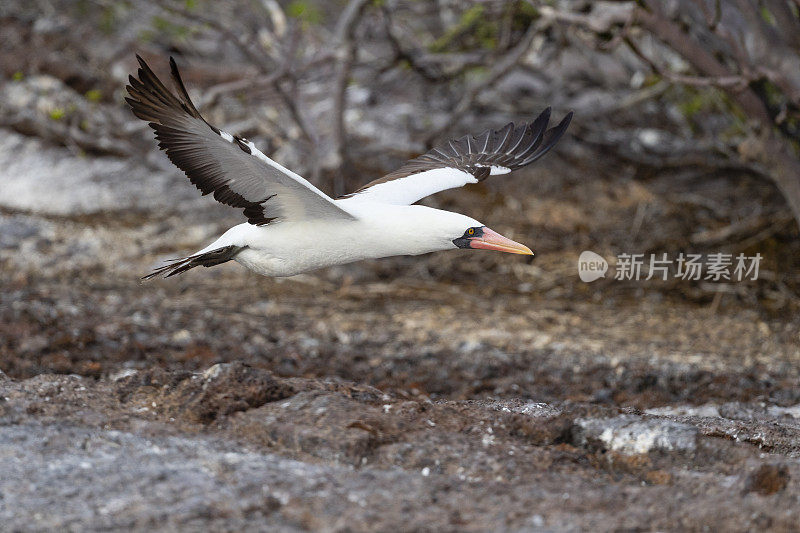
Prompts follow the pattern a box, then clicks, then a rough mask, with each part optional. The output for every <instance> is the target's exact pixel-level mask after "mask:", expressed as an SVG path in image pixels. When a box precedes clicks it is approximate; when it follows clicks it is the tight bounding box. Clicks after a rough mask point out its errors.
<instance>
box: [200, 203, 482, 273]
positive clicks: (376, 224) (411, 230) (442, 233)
mask: <svg viewBox="0 0 800 533" xmlns="http://www.w3.org/2000/svg"><path fill="white" fill-rule="evenodd" d="M336 203H337V204H339V205H340V206H341V207H342V208H343V209H344V210H346V211H347V212H348V213H351V214H352V215H353V216H354V220H307V221H301V222H293V221H283V222H280V221H277V222H273V223H270V224H268V225H266V226H254V225H252V224H247V223H245V224H239V225H238V226H234V227H233V228H231V229H229V230H228V231H226V232H225V233H224V234H223V235H222V236H221V237H220V238H219V239H217V240H216V241H214V242H213V243H212V244H210V245H209V246H207V247H206V248H204V249H203V250H200V251H199V252H197V254H202V253H205V252H207V251H210V250H214V249H218V248H222V247H224V246H229V245H235V246H242V247H246V248H245V249H243V250H242V251H241V252H239V253H238V254H237V255H236V257H234V260H235V261H237V262H238V263H240V264H241V265H243V266H245V267H247V268H249V269H250V270H253V271H254V272H256V273H258V274H261V275H264V276H293V275H295V274H301V273H303V272H308V271H310V270H315V269H318V268H322V267H326V266H332V265H341V264H345V263H351V262H354V261H360V260H362V259H377V258H380V257H391V256H395V255H419V254H425V253H428V252H435V251H439V250H454V249H456V248H457V247H456V245H455V244H453V242H452V240H451V239H450V238H448V236H451V235H459V234H461V233H463V232H464V229H465V228H468V227H470V226H478V225H480V223H479V222H477V221H476V220H474V219H471V218H469V217H467V216H464V215H461V214H458V213H452V212H450V211H442V210H439V209H433V208H430V207H425V206H421V205H405V206H398V205H389V204H382V203H375V202H368V201H361V200H360V199H358V198H348V199H342V200H336Z"/></svg>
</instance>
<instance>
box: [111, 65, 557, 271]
mask: <svg viewBox="0 0 800 533" xmlns="http://www.w3.org/2000/svg"><path fill="white" fill-rule="evenodd" d="M136 57H137V59H138V60H139V65H140V68H139V70H138V78H135V77H133V76H130V77H129V80H130V85H128V86H127V87H126V88H127V90H128V93H129V94H130V97H129V98H126V101H127V102H128V104H130V106H131V108H132V109H133V113H134V114H135V115H136V116H137V117H139V118H140V119H142V120H146V121H147V122H149V123H150V127H151V128H153V130H155V132H156V139H157V140H158V141H159V143H158V144H159V147H160V148H161V149H162V150H164V151H166V153H167V157H169V159H170V160H171V161H172V162H173V163H174V164H175V165H176V166H177V167H178V168H180V169H181V170H183V171H184V172H185V173H186V175H187V176H188V177H189V179H190V180H191V182H192V183H194V184H195V185H196V186H197V188H199V189H200V190H201V191H202V193H203V194H210V193H213V194H214V199H216V200H217V201H218V202H221V203H223V204H225V205H229V206H232V207H238V208H243V209H244V214H245V216H246V217H247V222H246V223H243V224H239V225H238V226H234V227H233V228H231V229H229V230H228V231H226V232H225V233H224V234H223V235H222V236H221V237H220V238H218V239H217V240H216V241H214V242H213V243H211V244H209V245H208V246H206V247H205V248H203V249H202V250H200V251H198V252H196V253H194V254H193V255H190V256H188V257H184V258H181V259H177V260H174V261H173V262H171V263H170V264H168V265H166V266H163V267H161V268H158V269H156V270H155V271H154V272H152V273H151V274H149V275H147V276H145V279H150V278H153V277H156V276H159V275H163V276H165V277H169V276H172V275H174V274H180V273H182V272H185V271H187V270H189V269H191V268H194V267H196V266H201V265H202V266H205V267H210V266H214V265H218V264H220V263H225V262H227V261H230V260H234V261H236V262H238V263H240V264H242V265H244V266H245V267H247V268H249V269H251V270H253V271H255V272H257V273H259V274H262V275H264V276H291V275H294V274H299V273H302V272H307V271H309V270H314V269H317V268H321V267H326V266H331V265H340V264H344V263H350V262H353V261H359V260H361V259H368V258H379V257H389V256H394V255H418V254H424V253H428V252H435V251H440V250H455V249H458V248H470V249H486V250H498V251H502V252H510V253H515V254H526V255H533V252H531V250H530V249H529V248H528V247H527V246H524V245H522V244H520V243H518V242H514V241H512V240H511V239H508V238H506V237H503V236H502V235H500V234H498V233H496V232H494V231H492V230H490V229H489V228H487V227H486V226H485V225H483V224H482V223H480V222H478V221H477V220H475V219H472V218H470V217H468V216H466V215H462V214H459V213H453V212H450V211H443V210H440V209H433V208H431V207H425V206H422V205H412V204H414V202H417V201H419V200H420V199H422V198H425V197H426V196H429V195H431V194H434V193H437V192H439V191H443V190H446V189H452V188H455V187H462V186H464V185H466V184H468V183H477V182H479V181H481V180H483V179H486V178H487V177H489V176H493V175H497V174H507V173H508V172H511V171H512V170H516V169H518V168H521V167H524V166H525V165H528V164H530V163H533V162H534V161H536V160H537V159H539V158H540V157H541V156H543V155H544V154H545V153H547V152H548V151H549V150H550V149H551V148H552V147H553V146H554V145H555V144H556V142H558V140H559V139H560V138H561V136H562V135H563V134H564V131H566V129H567V126H568V125H569V122H570V119H571V118H572V113H569V114H567V116H566V117H564V119H563V120H562V121H561V122H560V123H559V124H558V125H557V126H556V127H554V128H551V129H547V123H548V122H549V120H550V109H549V108H548V109H545V110H544V112H542V113H541V114H540V115H539V116H538V117H537V118H536V120H534V121H533V122H531V123H529V124H522V125H520V126H515V125H514V124H513V123H509V124H507V125H506V126H504V127H503V128H500V129H499V130H496V131H493V130H487V131H485V132H483V133H481V134H480V135H477V136H470V135H467V136H465V137H462V138H460V139H457V140H452V141H450V142H448V143H447V144H445V145H442V146H439V147H437V148H434V149H433V150H431V151H430V152H428V153H426V154H423V155H421V156H419V157H417V158H416V159H412V160H410V161H408V162H407V163H406V164H405V165H403V166H402V167H401V168H399V169H398V170H395V171H394V172H391V173H390V174H387V175H386V176H384V177H382V178H380V179H377V180H375V181H373V182H371V183H368V184H367V185H365V186H364V187H362V188H361V189H359V190H357V191H356V192H354V193H351V194H349V195H347V196H345V197H342V198H339V199H336V200H334V199H333V198H331V197H329V196H328V195H326V194H325V193H323V192H322V191H320V190H319V189H318V188H316V187H315V186H314V185H312V184H311V183H309V182H308V181H307V180H305V179H303V178H302V177H300V176H298V175H297V174H295V173H294V172H292V171H291V170H289V169H287V168H284V167H283V166H281V165H279V164H278V163H276V162H275V161H273V160H272V159H270V158H269V157H267V156H266V155H264V154H263V153H261V151H259V150H258V149H257V148H256V147H255V146H254V145H253V143H252V142H249V141H247V140H246V139H243V138H241V137H237V136H235V135H231V134H230V133H227V132H224V131H221V130H219V129H217V128H215V127H214V126H212V125H211V124H209V123H208V122H206V121H205V119H204V118H203V117H202V116H201V115H200V113H199V112H198V111H197V109H196V108H195V106H194V104H192V101H191V100H190V98H189V94H188V92H187V91H186V87H185V86H184V84H183V81H182V80H181V77H180V74H179V73H178V68H177V66H176V64H175V61H174V60H173V59H172V58H170V67H171V73H172V80H173V82H174V85H175V88H176V89H177V95H176V94H174V93H173V92H172V91H170V90H169V89H168V88H167V87H166V86H165V85H164V84H163V83H162V82H161V80H159V79H158V77H156V75H155V74H154V73H153V71H152V70H151V69H150V67H149V66H148V65H147V64H146V63H145V62H144V60H142V58H141V57H139V56H136Z"/></svg>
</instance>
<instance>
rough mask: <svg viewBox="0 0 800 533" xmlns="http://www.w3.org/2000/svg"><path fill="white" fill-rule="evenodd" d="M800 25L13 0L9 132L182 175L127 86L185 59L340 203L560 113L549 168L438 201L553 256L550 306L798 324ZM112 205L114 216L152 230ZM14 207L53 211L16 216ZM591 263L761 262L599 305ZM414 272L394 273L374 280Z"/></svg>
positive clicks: (513, 6)
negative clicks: (440, 153) (673, 304)
mask: <svg viewBox="0 0 800 533" xmlns="http://www.w3.org/2000/svg"><path fill="white" fill-rule="evenodd" d="M799 9H800V3H798V2H797V1H796V0H794V1H785V0H735V1H730V2H720V1H718V0H716V1H715V0H670V1H663V2H662V1H658V2H655V1H647V0H641V1H638V2H634V1H599V2H587V1H579V0H552V1H539V0H527V1H522V0H520V1H495V0H480V1H478V0H474V1H455V0H438V1H411V0H351V1H349V2H345V1H330V2H323V1H316V0H292V1H278V0H235V1H229V2H216V1H207V0H181V1H171V0H141V1H135V2H134V1H123V0H120V1H112V0H78V1H57V0H49V1H48V0H38V1H17V0H8V1H5V2H3V6H2V7H1V8H0V32H2V35H3V37H2V41H3V46H2V48H0V76H2V81H1V83H2V92H0V126H2V127H3V128H6V130H10V131H14V132H16V133H18V134H22V135H24V136H26V137H27V138H30V137H34V138H39V139H41V140H43V142H45V146H63V147H66V148H67V149H68V150H69V151H70V153H71V154H73V155H74V156H76V157H81V158H103V157H112V158H116V159H121V160H129V161H136V162H138V164H139V165H145V166H146V168H148V169H150V171H152V172H156V171H160V172H169V170H168V169H169V166H168V162H166V158H164V157H163V156H161V155H158V154H157V153H156V152H155V149H154V144H155V143H154V142H153V140H152V137H151V133H150V131H149V130H148V129H147V127H146V125H145V124H142V123H140V122H137V121H136V120H135V119H133V117H132V116H131V115H130V113H129V110H128V109H127V108H126V106H125V105H124V102H123V95H124V89H123V87H124V85H125V83H126V79H127V75H128V74H129V73H131V72H132V71H133V70H134V69H135V59H134V53H140V54H141V55H142V56H143V57H144V58H145V59H146V60H148V61H149V62H150V63H151V64H152V65H153V66H154V67H155V68H156V70H157V71H159V72H161V73H164V72H165V65H166V60H167V57H168V56H170V55H173V56H175V57H176V59H177V61H178V63H179V65H180V66H181V68H182V70H183V72H184V78H185V80H186V81H187V84H188V85H189V90H190V92H191V93H192V94H193V95H194V98H195V100H196V103H197V104H198V107H200V108H201V109H202V110H203V112H204V113H205V114H206V116H207V117H208V119H209V120H210V121H211V122H212V123H215V124H217V125H219V126H220V127H223V128H225V129H227V130H229V131H233V132H235V133H237V134H240V135H244V136H247V137H248V138H251V139H253V140H254V141H256V142H257V143H258V144H260V145H261V146H262V148H263V149H264V151H265V152H266V153H268V154H271V155H272V156H273V157H274V158H275V159H276V160H278V161H280V162H281V163H282V164H284V165H286V166H288V167H290V168H293V169H295V170H296V171H298V172H299V173H300V174H302V175H304V176H306V177H308V178H309V179H310V180H311V181H313V182H315V183H317V184H318V185H320V186H321V187H323V188H324V189H325V190H327V191H328V192H330V193H332V194H335V195H339V194H343V193H346V192H348V191H350V190H353V189H354V188H356V187H357V186H358V185H360V184H363V183H365V182H366V181H369V180H370V179H373V178H374V177H376V176H379V175H380V174H381V173H384V172H386V171H389V170H391V169H393V168H395V167H396V166H397V165H399V164H401V163H402V162H403V161H404V160H405V159H407V158H410V157H413V156H415V155H417V154H419V153H420V152H422V151H424V150H426V149H427V148H429V147H431V146H432V145H433V144H435V143H436V142H441V141H443V140H446V139H447V138H449V137H452V136H460V135H463V134H465V133H477V132H479V131H481V130H483V129H484V128H487V127H498V126H502V125H503V124H505V123H506V122H508V121H509V120H526V119H530V118H532V117H535V116H536V115H537V114H538V113H539V112H540V111H541V110H542V109H543V108H544V107H546V106H553V108H554V117H555V118H556V119H560V118H561V116H563V114H564V113H566V112H567V111H569V110H574V111H575V119H574V121H573V124H572V126H571V128H570V131H569V132H568V133H569V134H568V136H567V137H566V138H565V139H564V140H563V141H562V142H561V144H560V145H559V146H558V148H557V149H556V150H555V151H554V152H552V153H551V154H550V155H548V157H547V158H545V160H544V161H543V162H542V163H541V164H539V165H538V166H536V167H535V168H529V169H525V170H524V171H520V172H518V173H516V174H515V175H514V176H510V177H504V178H502V179H492V180H487V181H486V182H485V183H484V184H481V185H478V186H475V187H473V188H471V189H470V190H468V191H450V192H447V193H444V194H442V195H439V196H437V197H435V198H432V199H429V200H426V202H428V203H429V204H430V205H434V206H442V207H446V208H453V209H461V210H463V211H465V212H469V213H470V214H472V215H473V216H476V217H477V218H479V219H482V220H485V221H489V220H491V221H492V222H493V223H494V225H497V226H499V227H501V228H502V227H505V228H516V231H517V237H520V238H522V239H523V240H524V241H525V242H528V243H529V244H531V245H532V247H533V248H534V250H535V251H537V252H538V256H539V257H538V259H537V262H536V263H535V265H536V268H537V270H536V271H535V274H536V276H535V277H536V279H535V281H534V282H533V289H535V290H542V291H549V292H548V294H553V295H556V296H558V295H572V294H580V295H583V296H586V297H598V296H597V294H598V291H603V294H604V296H603V297H607V296H608V294H609V293H614V294H618V295H619V296H620V297H623V298H624V297H627V296H634V297H640V296H641V294H642V291H643V290H646V291H655V292H657V293H659V294H661V295H666V296H668V297H670V298H673V297H674V298H679V299H682V300H687V299H688V300H690V301H695V302H699V303H704V304H707V303H712V304H713V305H714V306H715V308H716V306H718V305H728V304H731V305H744V306H748V307H752V306H755V307H757V308H758V309H761V310H763V311H765V312H767V313H769V314H777V315H780V314H782V313H785V312H786V311H787V310H796V309H797V308H798V305H797V303H798V301H799V300H798V298H799V297H800V276H798V267H799V266H800V246H799V245H798V222H800V160H799V159H798V147H799V146H800V16H798V10H799ZM6 149H7V150H8V149H10V148H9V147H8V146H7V147H6ZM171 172H172V174H169V175H170V176H175V175H176V172H175V171H171ZM18 177H19V176H17V178H18ZM31 179H36V178H35V176H33V177H32V178H31ZM174 179H175V180H176V181H178V180H177V178H174ZM114 183H116V182H114ZM133 185H135V184H130V183H127V184H126V186H133ZM183 185H187V187H186V188H187V189H189V187H188V184H183ZM114 187H116V186H114ZM114 187H112V188H114ZM65 194H66V193H65ZM132 194H135V193H132ZM15 202H17V203H15ZM26 202H27V203H26ZM193 205H194V204H193ZM117 206H118V208H119V209H118V211H119V213H117V214H116V215H114V216H115V217H124V216H131V215H130V213H132V212H141V211H142V210H145V211H146V210H147V206H146V205H138V204H137V206H130V205H125V204H124V203H119V204H117ZM4 209H6V210H11V211H14V210H19V211H21V212H36V211H37V210H41V211H44V212H47V210H48V207H47V202H36V201H35V200H30V201H23V200H19V201H17V200H16V199H15V200H7V201H6V202H5V206H4ZM109 210H111V211H114V209H113V208H109V207H108V206H101V205H98V206H96V209H94V211H96V212H108V211H109ZM86 212H93V209H92V206H91V205H89V206H85V205H84V206H82V207H81V208H80V209H78V210H76V211H75V212H74V213H72V212H71V213H70V216H73V215H76V214H77V213H81V214H85V213H86ZM120 213H123V214H120ZM124 213H127V215H125V214H124ZM226 220H227V219H226ZM495 221H499V222H495ZM582 249H592V250H594V251H596V252H599V253H601V254H603V255H605V256H606V257H608V258H609V259H611V258H613V257H615V256H616V255H617V254H619V253H623V252H627V253H632V252H637V253H646V254H648V253H663V252H667V253H670V254H671V255H673V256H675V255H677V253H679V252H692V253H704V254H707V253H712V252H727V253H732V254H738V253H745V254H747V255H754V254H756V253H760V254H761V255H762V256H763V257H764V260H763V262H762V266H761V273H760V280H759V281H758V282H752V283H709V282H706V281H703V280H700V281H697V282H687V281H682V280H677V281H676V280H670V281H665V282H663V283H662V282H655V281H652V282H648V284H647V285H646V287H645V286H644V285H643V284H641V283H639V284H636V283H633V282H632V283H624V282H614V281H612V280H603V281H600V282H598V283H597V284H596V285H593V286H591V287H589V286H584V285H582V284H579V283H576V277H575V276H574V261H575V258H576V257H577V253H579V252H580V250H582ZM162 251H163V250H162ZM153 252H154V251H153V250H145V251H144V253H145V254H146V253H150V254H152V253H153ZM151 258H152V256H151ZM496 261H497V259H496V258H493V257H486V256H481V257H480V258H479V259H476V260H475V261H473V262H470V264H467V262H465V261H463V258H462V257H461V256H458V257H455V258H453V257H451V258H441V259H434V260H430V261H427V262H425V263H424V267H423V270H424V275H426V276H434V277H437V278H440V279H452V280H455V281H464V280H466V279H469V278H470V276H471V275H472V274H474V272H475V271H478V270H483V269H486V268H499V267H498V266H497V263H496ZM412 264H413V260H408V259H403V258H400V259H397V260H392V261H389V262H383V263H376V264H375V265H373V267H372V274H370V275H373V276H378V278H381V277H386V278H388V277H390V276H393V275H395V274H396V272H397V270H398V269H397V267H398V266H401V267H402V268H403V269H407V268H409V267H410V265H412ZM414 272H415V273H414V275H419V270H417V271H414ZM519 281H520V280H519V279H516V280H514V282H515V283H516V282H519ZM528 282H529V280H528V281H525V283H528Z"/></svg>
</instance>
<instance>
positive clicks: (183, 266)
mask: <svg viewBox="0 0 800 533" xmlns="http://www.w3.org/2000/svg"><path fill="white" fill-rule="evenodd" d="M245 248H247V246H236V245H233V244H232V245H229V246H223V247H222V248H215V249H213V250H209V251H208V252H202V251H201V252H199V253H196V254H194V255H190V256H188V257H182V258H180V259H171V260H170V264H168V265H164V266H162V267H159V268H157V269H155V270H154V271H152V272H151V273H149V274H148V275H146V276H144V277H143V278H142V279H143V280H145V281H146V280H151V279H153V278H157V277H159V276H163V277H165V278H168V277H170V276H174V275H175V274H182V273H183V272H186V271H187V270H189V269H192V268H194V267H196V266H204V267H212V266H215V265H219V264H222V263H227V262H228V261H230V260H231V259H233V258H234V257H236V255H237V254H238V253H239V252H241V251H242V250H244V249H245Z"/></svg>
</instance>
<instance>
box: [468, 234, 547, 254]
mask: <svg viewBox="0 0 800 533" xmlns="http://www.w3.org/2000/svg"><path fill="white" fill-rule="evenodd" d="M469 247H470V248H479V249H482V250H497V251H498V252H508V253H510V254H522V255H533V252H532V251H531V249H530V248H528V247H527V246H525V245H524V244H520V243H518V242H516V241H512V240H511V239H509V238H506V237H503V236H502V235H500V234H499V233H497V232H496V231H492V230H490V229H489V228H487V227H484V228H483V234H482V235H481V236H480V237H477V236H476V237H472V238H470V239H469Z"/></svg>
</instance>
